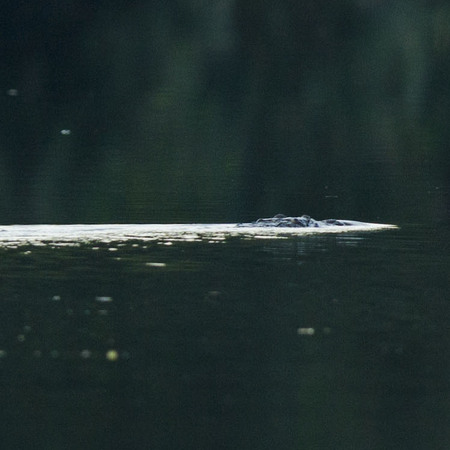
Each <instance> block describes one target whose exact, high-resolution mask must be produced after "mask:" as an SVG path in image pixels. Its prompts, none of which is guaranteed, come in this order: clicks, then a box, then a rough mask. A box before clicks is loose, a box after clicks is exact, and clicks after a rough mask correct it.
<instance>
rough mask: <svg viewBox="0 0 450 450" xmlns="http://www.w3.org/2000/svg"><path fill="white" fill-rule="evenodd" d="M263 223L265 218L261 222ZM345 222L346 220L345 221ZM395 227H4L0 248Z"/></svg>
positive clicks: (0, 230) (282, 235) (274, 236)
mask: <svg viewBox="0 0 450 450" xmlns="http://www.w3.org/2000/svg"><path fill="white" fill-rule="evenodd" d="M264 220H266V219H264ZM347 222H348V221H347ZM395 228H397V226H396V225H389V224H379V223H365V222H353V224H346V223H344V224H343V225H340V226H325V227H314V226H313V227H311V226H307V227H288V226H267V225H264V226H261V225H258V224H257V223H256V222H255V223H248V224H235V223H222V224H220V223H219V224H102V225H98V224H97V225H82V224H76V225H7V226H3V227H0V246H3V247H10V246H14V245H26V244H34V245H39V244H41V245H42V244H50V243H51V244H53V245H74V244H81V243H87V242H104V243H108V242H113V241H128V240H136V239H137V240H143V241H158V240H162V241H166V240H169V239H170V240H178V241H179V240H182V241H196V240H199V241H203V240H208V239H212V240H215V241H217V240H221V239H226V238H227V237H232V236H238V237H242V238H249V239H258V238H259V239H267V238H271V239H277V238H279V239H284V238H286V237H289V236H293V235H307V234H316V233H317V234H318V233H348V232H356V231H357V232H366V231H367V232H368V231H379V230H385V229H395Z"/></svg>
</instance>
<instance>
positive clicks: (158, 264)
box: [145, 262, 167, 267]
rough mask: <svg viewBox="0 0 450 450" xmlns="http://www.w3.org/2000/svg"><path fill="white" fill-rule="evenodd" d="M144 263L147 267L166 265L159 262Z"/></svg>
mask: <svg viewBox="0 0 450 450" xmlns="http://www.w3.org/2000/svg"><path fill="white" fill-rule="evenodd" d="M145 265H146V266H148V267H166V266H167V264H166V263H160V262H148V263H145Z"/></svg>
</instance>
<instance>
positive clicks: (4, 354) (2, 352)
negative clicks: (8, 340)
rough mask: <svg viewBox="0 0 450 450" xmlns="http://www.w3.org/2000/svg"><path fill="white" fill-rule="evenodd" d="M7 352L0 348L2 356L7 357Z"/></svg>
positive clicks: (0, 355) (0, 356)
mask: <svg viewBox="0 0 450 450" xmlns="http://www.w3.org/2000/svg"><path fill="white" fill-rule="evenodd" d="M7 354H8V353H7V352H6V350H0V358H5V357H6V355H7Z"/></svg>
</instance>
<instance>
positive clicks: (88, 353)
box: [80, 349, 92, 359]
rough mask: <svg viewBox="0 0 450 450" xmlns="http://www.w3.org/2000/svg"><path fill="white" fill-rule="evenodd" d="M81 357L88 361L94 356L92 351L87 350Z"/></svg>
mask: <svg viewBox="0 0 450 450" xmlns="http://www.w3.org/2000/svg"><path fill="white" fill-rule="evenodd" d="M80 356H81V357H82V358H83V359H88V358H90V357H91V356H92V352H91V351H90V350H87V349H86V350H82V351H81V353H80Z"/></svg>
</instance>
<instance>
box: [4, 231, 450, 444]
mask: <svg viewBox="0 0 450 450" xmlns="http://www.w3.org/2000/svg"><path fill="white" fill-rule="evenodd" d="M446 236H448V234H447V231H446V230H438V229H434V230H423V229H419V228H406V229H405V228H402V229H401V230H392V231H385V232H381V233H346V234H336V235H328V234H327V235H308V236H291V237H284V238H283V239H275V238H274V237H269V238H265V239H253V238H248V237H247V238H243V237H239V236H228V237H226V238H224V239H223V238H220V239H217V240H214V239H210V238H208V239H191V240H170V239H162V238H161V239H155V240H151V241H146V240H142V239H134V238H133V239H129V240H122V241H115V242H95V243H92V242H91V243H79V244H78V245H75V246H64V245H62V246H57V245H55V243H54V242H53V243H42V242H41V243H40V244H37V243H35V245H29V244H24V245H19V246H10V247H8V246H7V247H6V248H2V249H0V256H1V257H0V269H1V285H0V298H1V302H0V320H1V323H2V327H1V329H0V379H1V383H2V388H1V390H0V399H1V401H2V404H3V405H4V407H3V408H2V412H1V413H0V417H1V422H2V428H3V430H4V431H5V433H4V438H3V445H4V448H13V447H14V448H34V449H41V448H42V449H44V448H45V449H48V448H69V449H70V448H73V449H75V448H80V447H81V446H83V447H84V448H96V449H99V448H150V447H151V448H153V449H169V448H185V449H191V448H192V449H194V448H195V449H199V448H205V449H210V448H223V449H228V448H230V449H231V448H239V449H273V448H282V449H293V448H308V449H313V448H336V449H341V448H342V449H344V448H358V449H390V448H392V449H394V448H395V449H407V448H408V449H410V448H424V449H425V448H426V449H428V448H429V449H435V448H444V444H445V443H448V442H450V435H449V432H448V430H449V429H450V427H449V426H448V425H450V423H449V422H450V420H449V419H450V407H449V404H448V401H447V400H446V399H447V398H448V394H449V387H450V386H449V381H448V373H449V369H450V361H449V356H448V351H447V349H448V344H447V343H448V339H449V337H450V336H449V331H448V326H447V324H448V320H449V319H450V317H449V316H450V308H449V305H448V287H449V286H448V284H449V281H448V273H449V270H448V269H449V256H448V254H449V252H448V244H444V243H445V242H447V241H448V240H446ZM446 246H447V248H446ZM6 431H7V433H6Z"/></svg>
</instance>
